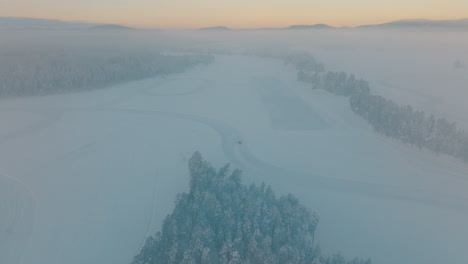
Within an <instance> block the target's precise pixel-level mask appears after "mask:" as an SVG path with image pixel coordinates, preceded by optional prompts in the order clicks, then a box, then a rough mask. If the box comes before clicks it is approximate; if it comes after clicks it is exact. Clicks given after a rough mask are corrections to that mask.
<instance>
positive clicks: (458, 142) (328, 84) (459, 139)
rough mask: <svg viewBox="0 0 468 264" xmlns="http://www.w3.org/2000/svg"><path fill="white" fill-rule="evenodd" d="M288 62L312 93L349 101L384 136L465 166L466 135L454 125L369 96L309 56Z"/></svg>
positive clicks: (364, 85) (364, 87)
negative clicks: (333, 95) (456, 160)
mask: <svg viewBox="0 0 468 264" xmlns="http://www.w3.org/2000/svg"><path fill="white" fill-rule="evenodd" d="M297 56H298V55H292V56H291V58H293V59H290V60H285V61H286V62H291V63H294V65H296V68H297V69H298V74H297V79H298V80H299V81H302V82H308V83H310V84H311V85H312V88H313V89H322V90H325V91H328V92H331V93H333V94H336V95H342V96H346V97H349V102H350V106H351V109H352V110H353V111H354V113H356V114H358V115H359V116H361V117H362V118H364V119H366V120H367V121H368V122H369V123H370V124H371V125H372V127H373V128H374V129H375V130H376V131H378V132H379V133H382V134H384V135H386V136H389V137H392V138H396V139H399V140H401V141H403V142H405V143H410V144H412V145H415V146H417V147H419V148H426V149H429V150H431V151H433V152H434V153H436V154H439V153H443V154H447V155H451V156H453V157H456V158H458V159H460V160H463V161H465V162H468V134H467V132H466V131H464V130H462V129H458V128H457V124H456V123H455V122H451V121H448V120H446V119H445V118H436V117H434V116H433V115H427V114H426V113H425V112H424V111H418V110H414V109H413V107H411V106H410V105H406V106H399V105H398V104H397V103H396V102H394V101H392V100H389V99H386V98H384V97H382V96H378V95H373V94H372V93H371V89H370V86H369V83H368V82H367V81H365V80H362V79H356V77H355V76H354V75H353V74H351V75H349V74H346V73H345V72H330V71H328V72H325V71H324V69H323V68H322V67H317V66H315V67H311V66H309V65H317V62H316V61H315V59H313V58H312V57H311V56H310V55H306V56H303V58H308V60H309V62H308V63H306V62H303V61H301V60H297V59H294V58H295V57H297Z"/></svg>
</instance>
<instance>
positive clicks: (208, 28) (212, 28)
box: [200, 26, 231, 31]
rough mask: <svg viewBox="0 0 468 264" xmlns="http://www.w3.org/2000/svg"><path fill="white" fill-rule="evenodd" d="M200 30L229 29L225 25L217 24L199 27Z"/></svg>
mask: <svg viewBox="0 0 468 264" xmlns="http://www.w3.org/2000/svg"><path fill="white" fill-rule="evenodd" d="M200 30H225V31H227V30H231V29H230V28H228V27H225V26H217V27H203V28H200Z"/></svg>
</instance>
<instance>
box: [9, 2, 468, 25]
mask: <svg viewBox="0 0 468 264" xmlns="http://www.w3.org/2000/svg"><path fill="white" fill-rule="evenodd" d="M0 16H11V17H35V18H52V19H61V20H84V21H89V22H99V23H118V24H125V25H129V26H136V27H147V28H199V27H205V26H219V25H222V26H228V27H232V28H256V27H284V26H289V25H292V24H317V23H325V24H329V25H332V26H356V25H361V24H373V23H383V22H389V21H393V20H398V19H408V18H429V19H459V18H468V0H445V1H443V0H437V1H434V0H353V1H349V0H316V1H314V0H289V1H285V0H236V1H232V0H225V1H222V0H0Z"/></svg>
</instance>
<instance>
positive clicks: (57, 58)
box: [0, 48, 213, 97]
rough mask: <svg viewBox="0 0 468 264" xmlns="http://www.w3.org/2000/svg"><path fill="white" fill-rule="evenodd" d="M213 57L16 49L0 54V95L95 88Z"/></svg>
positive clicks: (173, 70) (181, 68)
mask: <svg viewBox="0 0 468 264" xmlns="http://www.w3.org/2000/svg"><path fill="white" fill-rule="evenodd" d="M212 60H213V57H212V56H208V55H180V56H177V55H162V54H159V53H157V52H142V51H141V52H137V51H132V50H129V49H127V50H115V49H109V50H105V49H102V48H101V49H99V48H94V49H89V48H87V49H74V50H72V52H64V51H60V50H49V49H44V50H35V51H28V50H16V51H15V52H2V53H1V54H0V97H6V96H24V95H44V94H52V93H62V92H74V91H82V90H89V89H95V88H100V87H105V86H109V85H112V84H116V83H120V82H126V81H132V80H137V79H142V78H148V77H153V76H160V75H165V74H171V73H179V72H183V71H185V70H187V69H188V68H190V67H192V66H194V65H197V64H200V63H209V62H211V61H212Z"/></svg>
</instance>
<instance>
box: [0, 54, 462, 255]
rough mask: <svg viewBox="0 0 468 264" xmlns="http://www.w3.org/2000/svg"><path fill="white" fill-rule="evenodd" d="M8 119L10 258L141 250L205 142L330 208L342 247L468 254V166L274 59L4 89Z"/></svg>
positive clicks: (328, 222)
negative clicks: (398, 136)
mask: <svg viewBox="0 0 468 264" xmlns="http://www.w3.org/2000/svg"><path fill="white" fill-rule="evenodd" d="M0 123H1V124H3V125H2V130H1V132H0V172H1V174H0V183H1V184H0V199H1V201H2V203H1V205H0V263H22V264H37V263H48V264H59V263H60V264H62V263H67V264H75V263H76V264H82V263H113V264H119V263H122V264H124V263H129V262H130V261H131V259H132V257H133V256H134V255H135V254H137V252H138V251H139V249H140V248H141V246H142V244H143V243H144V240H145V238H146V237H147V236H148V235H151V234H153V233H154V232H156V231H157V230H158V229H159V228H160V225H161V223H162V220H163V219H164V217H165V216H166V215H167V214H168V213H170V212H171V211H172V209H173V206H174V200H175V197H176V194H177V193H179V192H182V191H187V190H188V181H189V178H188V170H187V161H188V158H189V157H190V156H191V154H192V153H193V152H194V151H196V150H199V151H201V153H202V154H203V155H204V156H205V158H206V159H207V160H209V161H211V162H212V163H213V164H214V165H215V166H221V165H223V164H224V163H225V162H231V163H232V164H233V166H234V167H238V168H241V169H243V170H244V176H243V178H244V181H245V182H246V183H249V182H256V183H260V182H261V181H266V183H267V184H271V185H272V187H273V189H274V190H275V191H276V192H277V193H279V194H285V193H288V192H291V193H293V194H294V195H296V196H298V197H299V198H300V200H301V201H302V202H303V203H304V204H305V205H307V206H308V207H310V208H312V209H314V210H316V211H317V212H318V213H319V215H320V216H321V222H320V224H319V229H318V242H319V243H320V244H321V246H322V249H323V250H324V251H325V252H326V253H332V252H336V251H341V252H342V253H344V254H345V255H346V256H348V257H354V256H360V257H371V258H372V259H373V261H374V263H381V264H394V263H411V264H423V263H424V264H427V263H453V264H466V263H468V253H467V252H466V248H468V239H467V237H468V228H466V223H467V222H468V192H467V191H466V190H467V188H468V169H467V167H466V166H465V165H463V164H460V163H457V162H455V161H453V160H451V159H448V158H445V157H436V156H433V155H432V154H430V153H425V152H420V151H418V150H416V149H414V148H412V147H410V146H407V145H403V144H401V143H399V142H396V141H393V140H389V139H387V138H385V137H381V136H379V135H377V134H375V133H374V132H373V131H372V129H371V128H370V126H369V125H367V124H366V123H365V121H364V120H362V119H360V118H359V117H357V116H355V115H354V114H353V113H352V112H351V110H350V109H349V105H348V102H347V100H346V99H345V98H343V97H337V96H334V95H331V94H328V93H326V92H324V91H312V90H311V89H309V88H308V87H307V86H305V85H303V84H301V83H298V82H296V72H295V71H294V70H293V69H291V68H289V67H288V66H285V65H284V64H282V63H279V62H278V61H275V60H272V59H259V58H253V57H243V56H218V57H217V59H216V62H215V63H213V64H211V65H208V66H200V67H197V68H195V69H192V70H190V71H189V72H187V73H184V74H179V75H172V76H169V77H166V78H154V79H146V80H141V81H137V82H132V83H127V84H122V85H118V86H115V87H112V88H108V89H103V90H97V91H92V92H83V93H77V94H68V95H54V96H46V97H34V98H24V99H9V100H3V101H0ZM239 140H241V141H242V142H243V143H242V144H238V143H237V142H238V141H239Z"/></svg>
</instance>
